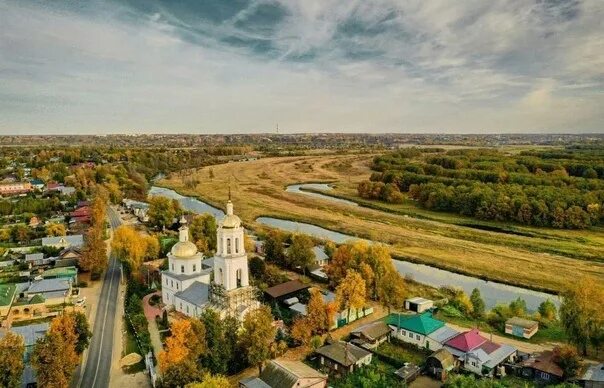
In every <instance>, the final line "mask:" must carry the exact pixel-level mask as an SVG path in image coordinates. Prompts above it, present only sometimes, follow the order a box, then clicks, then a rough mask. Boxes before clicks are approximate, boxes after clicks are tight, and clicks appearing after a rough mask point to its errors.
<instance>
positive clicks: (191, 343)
mask: <svg viewBox="0 0 604 388" xmlns="http://www.w3.org/2000/svg"><path fill="white" fill-rule="evenodd" d="M170 331H171V333H172V335H170V337H168V338H167V339H166V347H165V350H163V351H161V352H160V353H159V356H158V361H159V369H160V370H161V371H162V372H164V371H166V370H168V368H169V367H170V366H172V365H176V364H180V363H182V362H185V361H192V362H194V363H197V361H198V359H199V357H200V356H201V355H202V354H203V353H204V352H205V349H206V344H205V327H204V325H203V323H201V321H199V320H196V319H181V320H178V321H175V322H174V323H172V326H171V327H170Z"/></svg>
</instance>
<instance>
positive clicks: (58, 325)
mask: <svg viewBox="0 0 604 388" xmlns="http://www.w3.org/2000/svg"><path fill="white" fill-rule="evenodd" d="M84 318H85V317H84ZM84 329H86V328H84ZM48 331H49V332H50V333H57V334H59V335H60V336H61V338H62V339H63V344H64V346H63V347H62V349H60V351H61V353H63V356H64V357H65V359H66V360H68V362H69V363H70V364H72V365H73V368H74V369H75V366H76V365H77V363H78V358H79V357H78V352H77V348H78V341H79V334H78V332H77V330H76V315H75V314H71V313H66V314H61V315H59V316H57V317H55V318H54V319H53V320H52V322H51V323H50V328H49V329H48ZM84 336H86V334H84ZM83 346H85V345H83ZM72 372H73V371H72ZM70 374H71V373H70Z"/></svg>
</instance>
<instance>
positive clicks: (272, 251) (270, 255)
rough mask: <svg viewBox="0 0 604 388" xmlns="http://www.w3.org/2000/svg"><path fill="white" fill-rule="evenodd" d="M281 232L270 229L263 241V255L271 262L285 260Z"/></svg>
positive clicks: (280, 262)
mask: <svg viewBox="0 0 604 388" xmlns="http://www.w3.org/2000/svg"><path fill="white" fill-rule="evenodd" d="M283 242H284V238H283V234H282V233H281V232H279V231H277V230H271V231H270V232H268V234H267V236H266V240H265V241H264V255H265V256H266V260H267V261H269V262H272V263H279V264H283V263H284V262H285V249H284V248H283Z"/></svg>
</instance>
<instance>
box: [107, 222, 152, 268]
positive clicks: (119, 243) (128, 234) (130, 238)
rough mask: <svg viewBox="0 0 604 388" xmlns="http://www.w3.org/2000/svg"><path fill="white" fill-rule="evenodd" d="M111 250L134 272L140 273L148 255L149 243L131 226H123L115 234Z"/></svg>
mask: <svg viewBox="0 0 604 388" xmlns="http://www.w3.org/2000/svg"><path fill="white" fill-rule="evenodd" d="M111 250H112V252H113V253H115V255H116V256H117V257H118V258H119V259H120V260H121V261H123V262H125V263H126V264H128V266H129V267H130V269H131V270H132V272H138V270H139V268H140V266H141V264H142V263H143V259H144V258H145V255H146V254H147V241H146V239H145V238H144V237H143V236H142V235H141V234H140V233H139V232H137V231H136V230H134V228H132V227H131V226H128V225H122V226H120V227H119V228H117V229H116V230H115V232H114V234H113V240H112V241H111Z"/></svg>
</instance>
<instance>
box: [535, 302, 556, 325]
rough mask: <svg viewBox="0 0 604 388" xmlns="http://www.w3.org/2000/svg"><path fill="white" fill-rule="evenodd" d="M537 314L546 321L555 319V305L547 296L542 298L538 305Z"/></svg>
mask: <svg viewBox="0 0 604 388" xmlns="http://www.w3.org/2000/svg"><path fill="white" fill-rule="evenodd" d="M539 314H540V315H541V318H543V319H546V320H548V321H553V320H555V319H556V316H557V314H558V313H557V311H556V305H555V304H554V302H552V301H551V300H550V299H549V298H548V299H546V300H544V301H543V302H541V304H540V305H539Z"/></svg>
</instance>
